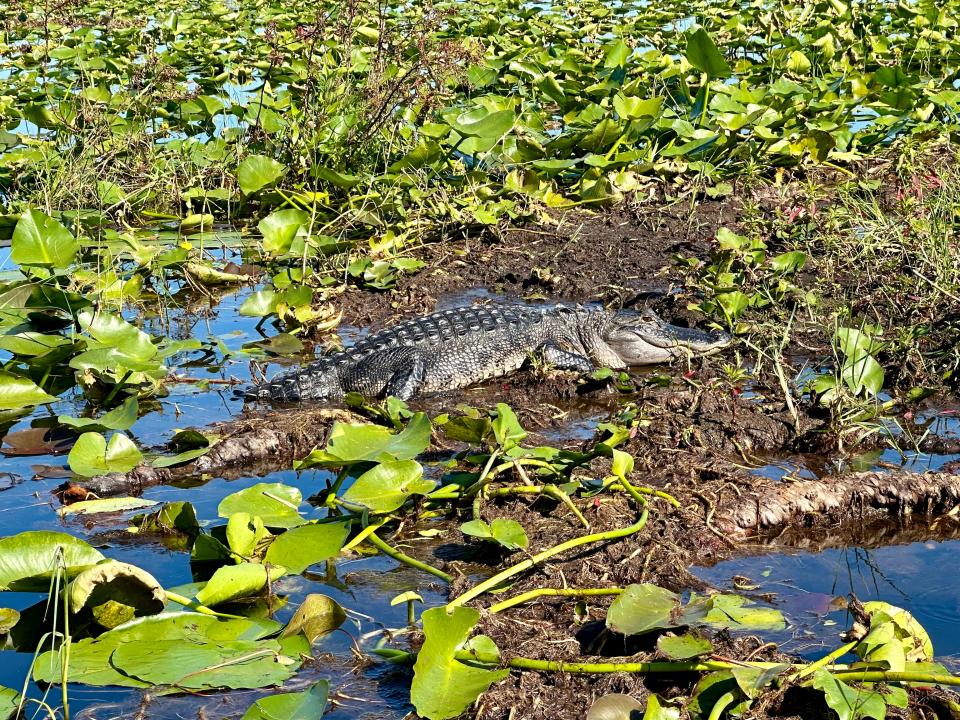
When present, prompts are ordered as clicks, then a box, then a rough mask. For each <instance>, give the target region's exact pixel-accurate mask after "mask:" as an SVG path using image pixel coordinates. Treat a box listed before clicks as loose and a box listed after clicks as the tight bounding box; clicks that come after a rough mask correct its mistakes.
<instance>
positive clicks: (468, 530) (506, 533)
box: [460, 518, 530, 550]
mask: <svg viewBox="0 0 960 720" xmlns="http://www.w3.org/2000/svg"><path fill="white" fill-rule="evenodd" d="M460 532H462V533H463V534H464V535H470V536H472V537H476V538H481V539H484V540H493V541H494V542H496V543H499V544H500V545H502V546H503V547H505V548H506V549H507V550H520V549H521V548H525V547H527V545H529V542H530V541H529V540H528V539H527V533H526V532H525V531H524V529H523V526H522V525H521V524H520V523H518V522H517V521H516V520H510V519H508V518H496V519H494V521H493V522H492V523H489V524H488V523H486V522H485V521H483V520H470V521H469V522H465V523H464V524H463V525H461V526H460Z"/></svg>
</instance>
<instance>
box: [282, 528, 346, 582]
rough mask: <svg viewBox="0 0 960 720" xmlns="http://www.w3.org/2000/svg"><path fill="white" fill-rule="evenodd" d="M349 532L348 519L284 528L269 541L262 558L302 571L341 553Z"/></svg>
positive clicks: (292, 570)
mask: <svg viewBox="0 0 960 720" xmlns="http://www.w3.org/2000/svg"><path fill="white" fill-rule="evenodd" d="M349 534H350V523H349V522H329V523H311V524H309V525H302V526H300V527H295V528H292V529H290V530H287V531H286V532H285V533H283V534H281V535H280V536H278V537H277V539H276V540H274V541H273V542H272V543H270V547H268V548H267V554H266V555H265V556H264V561H265V562H268V563H270V564H273V565H282V566H284V567H285V568H287V570H289V571H290V572H291V573H294V574H298V573H302V572H303V571H304V570H306V569H307V568H308V567H310V566H311V565H315V564H316V563H318V562H323V561H324V560H329V559H330V558H332V557H336V556H337V555H339V554H340V549H341V548H342V547H343V544H344V543H345V542H346V540H347V536H348V535H349Z"/></svg>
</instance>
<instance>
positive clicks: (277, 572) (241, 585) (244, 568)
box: [196, 562, 286, 607]
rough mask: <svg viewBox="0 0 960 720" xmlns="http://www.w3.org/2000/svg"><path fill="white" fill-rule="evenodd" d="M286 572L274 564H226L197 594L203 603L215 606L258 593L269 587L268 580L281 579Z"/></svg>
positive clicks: (199, 600) (199, 601)
mask: <svg viewBox="0 0 960 720" xmlns="http://www.w3.org/2000/svg"><path fill="white" fill-rule="evenodd" d="M285 574H286V568H284V567H281V566H274V567H271V568H270V573H269V576H268V574H267V568H266V566H264V565H260V564H258V563H250V562H244V563H240V564H239V565H226V566H224V567H222V568H220V569H219V570H217V571H216V572H215V573H214V574H213V577H211V578H210V579H209V580H208V581H207V584H206V585H204V586H203V588H202V589H201V590H200V591H199V592H198V593H197V594H196V600H197V602H198V603H200V604H201V605H207V606H209V607H213V606H214V605H220V604H221V603H225V602H229V601H231V600H237V599H239V598H245V597H250V596H251V595H257V594H259V593H260V592H261V591H263V590H264V589H265V588H266V587H267V582H268V580H269V582H273V581H275V580H279V579H280V578H282V577H283V576H284V575H285Z"/></svg>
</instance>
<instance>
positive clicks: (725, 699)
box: [707, 692, 737, 720]
mask: <svg viewBox="0 0 960 720" xmlns="http://www.w3.org/2000/svg"><path fill="white" fill-rule="evenodd" d="M736 697H737V696H736V695H734V694H733V693H732V692H725V693H724V694H723V695H721V696H720V697H718V698H717V701H716V702H715V703H714V704H713V707H712V708H710V716H709V717H708V718H707V720H720V716H721V715H723V711H724V710H726V709H727V708H728V707H730V705H731V704H732V703H733V701H734V700H736Z"/></svg>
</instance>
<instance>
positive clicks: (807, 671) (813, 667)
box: [789, 640, 859, 682]
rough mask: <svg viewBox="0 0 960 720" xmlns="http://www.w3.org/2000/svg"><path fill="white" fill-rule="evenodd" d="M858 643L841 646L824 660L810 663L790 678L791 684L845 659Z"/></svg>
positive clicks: (856, 641) (824, 657)
mask: <svg viewBox="0 0 960 720" xmlns="http://www.w3.org/2000/svg"><path fill="white" fill-rule="evenodd" d="M858 643H859V640H854V641H853V642H848V643H847V644H846V645H841V646H840V647H838V648H837V649H836V650H834V651H832V652H831V653H829V654H827V655H824V656H823V657H822V658H820V659H819V660H817V661H815V662H812V663H810V664H809V665H804V666H803V667H802V668H800V669H799V670H797V672H795V673H794V674H793V675H792V676H791V677H790V678H789V680H790V682H796V681H797V680H799V679H800V678H802V677H806V676H807V675H812V674H813V673H815V672H816V671H817V670H819V669H820V668H823V667H826V666H827V665H829V664H831V663H832V662H833V661H834V660H836V659H837V658H839V657H843V656H844V655H846V654H847V653H848V652H850V651H852V650H853V649H854V648H855V647H856V646H857V644H858Z"/></svg>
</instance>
